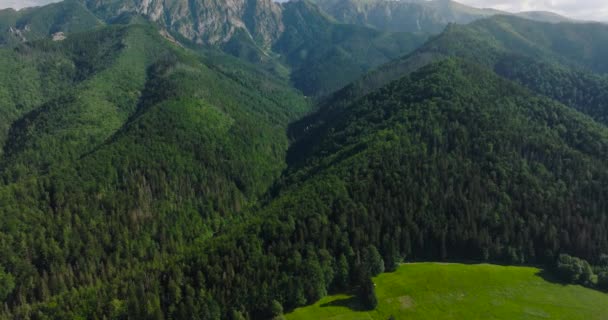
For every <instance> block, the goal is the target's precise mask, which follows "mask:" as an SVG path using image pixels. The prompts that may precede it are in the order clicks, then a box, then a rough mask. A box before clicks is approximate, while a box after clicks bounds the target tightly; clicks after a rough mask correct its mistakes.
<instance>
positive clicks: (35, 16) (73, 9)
mask: <svg viewBox="0 0 608 320" xmlns="http://www.w3.org/2000/svg"><path fill="white" fill-rule="evenodd" d="M103 24H104V23H103V22H102V21H101V20H99V19H98V18H97V17H96V16H95V15H94V14H93V13H91V12H90V11H89V10H87V8H86V7H85V6H84V5H83V4H81V3H80V2H79V1H78V0H66V1H62V2H59V3H54V4H49V5H46V6H44V7H38V8H30V9H25V10H19V11H14V10H12V9H6V10H0V47H2V46H12V45H15V44H19V43H22V42H25V41H30V40H39V39H51V38H52V37H53V35H57V34H60V33H63V34H69V33H77V32H82V31H86V30H91V29H93V28H95V27H99V26H101V25H103Z"/></svg>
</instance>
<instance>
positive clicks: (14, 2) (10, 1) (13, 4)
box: [0, 0, 61, 9]
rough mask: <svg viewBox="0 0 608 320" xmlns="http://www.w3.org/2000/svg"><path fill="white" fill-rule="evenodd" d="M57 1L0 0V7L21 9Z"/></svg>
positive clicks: (56, 0)
mask: <svg viewBox="0 0 608 320" xmlns="http://www.w3.org/2000/svg"><path fill="white" fill-rule="evenodd" d="M59 1H61V0H0V8H13V9H23V8H27V7H35V6H42V5H45V4H49V3H51V2H59Z"/></svg>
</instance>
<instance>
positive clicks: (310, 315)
mask: <svg viewBox="0 0 608 320" xmlns="http://www.w3.org/2000/svg"><path fill="white" fill-rule="evenodd" d="M545 273H546V272H545V271H544V270H540V269H538V268H534V267H510V266H498V265H488V264H451V263H447V264H446V263H408V264H404V265H401V266H400V267H399V269H397V271H396V272H394V273H385V274H382V275H380V276H378V277H375V278H374V279H373V281H374V283H375V284H376V292H377V296H378V307H377V308H376V309H375V310H373V311H367V310H362V308H361V307H360V304H359V301H358V300H357V299H356V297H353V296H351V295H349V294H336V295H331V296H328V297H325V298H323V299H321V300H320V301H318V302H317V303H315V304H314V305H311V306H307V307H303V308H298V309H297V310H295V311H293V312H291V313H288V314H286V318H287V319H289V320H309V319H311V320H312V319H321V320H324V319H344V320H351V319H352V320H355V319H373V320H387V319H388V320H391V319H412V320H433V319H454V320H456V319H479V320H481V319H498V320H514V319H531V318H532V319H534V318H544V319H564V320H566V319H576V320H589V319H593V320H600V319H604V318H605V316H606V311H607V307H606V306H607V305H608V295H606V294H605V293H602V292H598V291H595V290H592V289H588V288H584V287H582V286H580V285H564V284H562V283H555V282H552V281H547V280H546V279H544V278H543V277H542V276H543V275H544V274H545Z"/></svg>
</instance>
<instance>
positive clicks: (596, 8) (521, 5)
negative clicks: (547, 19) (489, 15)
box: [460, 0, 608, 21]
mask: <svg viewBox="0 0 608 320" xmlns="http://www.w3.org/2000/svg"><path fill="white" fill-rule="evenodd" d="M460 2H462V3H464V4H467V5H470V6H474V7H480V8H494V9H499V10H504V11H509V12H520V11H551V12H555V13H558V14H561V15H565V16H567V17H571V18H576V19H581V20H602V21H606V20H608V1H606V0H460Z"/></svg>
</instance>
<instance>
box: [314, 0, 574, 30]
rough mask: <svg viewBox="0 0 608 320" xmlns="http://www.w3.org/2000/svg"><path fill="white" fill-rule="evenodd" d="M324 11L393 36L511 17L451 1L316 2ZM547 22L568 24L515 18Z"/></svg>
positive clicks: (539, 15)
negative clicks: (487, 19)
mask: <svg viewBox="0 0 608 320" xmlns="http://www.w3.org/2000/svg"><path fill="white" fill-rule="evenodd" d="M313 2H314V3H316V4H317V5H318V6H319V7H321V9H322V10H324V11H325V12H327V13H328V14H329V15H331V16H332V17H334V18H336V19H337V20H338V21H340V22H342V23H349V24H357V25H364V26H370V27H373V28H376V29H379V30H385V31H393V32H425V33H434V34H437V33H441V32H442V31H443V29H444V28H445V27H446V26H447V25H448V24H450V23H457V24H468V23H471V22H473V21H476V20H480V19H483V18H488V17H491V16H494V15H507V14H509V13H507V12H504V11H499V10H494V9H477V8H473V7H469V6H466V5H463V4H461V3H458V2H455V1H450V0H431V1H426V0H400V1H390V0H313ZM515 15H517V16H519V17H522V18H527V19H531V20H536V21H543V22H554V23H557V22H568V21H572V20H570V19H568V18H566V17H563V16H560V15H558V14H555V13H551V12H541V11H532V12H521V13H517V14H515Z"/></svg>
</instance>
